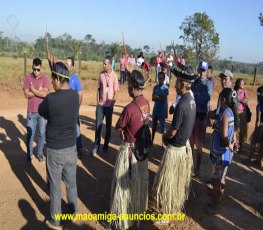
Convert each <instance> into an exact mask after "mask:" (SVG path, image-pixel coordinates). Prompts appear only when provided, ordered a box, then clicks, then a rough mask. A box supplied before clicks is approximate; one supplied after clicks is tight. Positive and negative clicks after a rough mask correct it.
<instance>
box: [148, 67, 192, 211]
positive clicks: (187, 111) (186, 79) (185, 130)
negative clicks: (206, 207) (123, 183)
mask: <svg viewBox="0 0 263 230" xmlns="http://www.w3.org/2000/svg"><path fill="white" fill-rule="evenodd" d="M172 73H174V74H175V75H176V77H177V79H176V85H175V88H176V92H177V94H178V95H180V96H181V99H180V101H179V103H178V104H177V106H176V107H175V111H174V114H173V120H172V124H171V127H170V129H169V130H168V131H167V132H166V133H165V134H163V142H164V144H165V145H167V148H166V149H165V151H164V154H163V158H162V163H161V166H160V168H159V170H158V172H157V174H156V177H155V180H154V185H153V196H154V199H155V202H156V205H157V208H160V209H161V211H162V212H163V213H176V212H180V211H181V209H182V207H183V204H184V201H185V200H186V199H187V197H188V192H189V186H190V181H191V171H192V166H193V158H192V149H191V146H190V144H189V141H188V139H189V137H190V135H191V133H192V130H193V126H194V121H195V113H196V104H195V101H194V99H193V97H192V96H191V95H190V89H191V84H192V83H193V81H194V79H195V77H196V75H194V74H191V73H190V72H188V71H182V70H180V69H179V68H177V67H173V68H172Z"/></svg>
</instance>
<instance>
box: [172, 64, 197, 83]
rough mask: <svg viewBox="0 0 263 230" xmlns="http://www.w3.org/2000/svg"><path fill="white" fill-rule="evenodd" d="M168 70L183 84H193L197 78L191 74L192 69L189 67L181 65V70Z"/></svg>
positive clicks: (174, 68)
mask: <svg viewBox="0 0 263 230" xmlns="http://www.w3.org/2000/svg"><path fill="white" fill-rule="evenodd" d="M170 70H171V72H172V73H173V74H174V75H175V76H176V77H177V78H179V79H181V80H182V81H185V82H189V83H193V82H194V80H195V79H196V78H197V77H198V75H197V74H195V73H193V69H192V67H190V66H184V65H182V66H181V68H179V67H177V66H174V67H172V68H171V69H170Z"/></svg>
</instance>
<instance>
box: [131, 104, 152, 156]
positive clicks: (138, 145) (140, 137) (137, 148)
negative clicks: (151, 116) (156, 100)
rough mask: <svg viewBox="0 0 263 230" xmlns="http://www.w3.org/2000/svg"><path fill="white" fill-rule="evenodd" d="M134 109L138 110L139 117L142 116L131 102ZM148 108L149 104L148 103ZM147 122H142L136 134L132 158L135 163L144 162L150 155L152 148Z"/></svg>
mask: <svg viewBox="0 0 263 230" xmlns="http://www.w3.org/2000/svg"><path fill="white" fill-rule="evenodd" d="M133 103H134V104H135V105H136V107H137V108H138V109H139V110H140V113H141V115H143V113H142V111H141V109H140V108H139V106H138V105H137V104H136V103H135V102H133ZM148 107H149V108H150V106H149V103H148ZM148 123H149V122H148V121H146V120H145V119H144V120H143V125H142V127H141V128H140V129H139V131H138V132H137V134H136V142H135V144H134V156H135V158H136V159H137V161H144V160H145V159H146V158H147V157H148V156H149V153H150V150H151V147H152V135H151V130H150V127H149V124H148Z"/></svg>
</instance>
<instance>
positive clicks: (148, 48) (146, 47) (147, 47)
mask: <svg viewBox="0 0 263 230" xmlns="http://www.w3.org/2000/svg"><path fill="white" fill-rule="evenodd" d="M143 49H144V50H145V52H146V53H147V54H148V53H149V50H150V47H149V46H148V45H145V46H144V47H143Z"/></svg>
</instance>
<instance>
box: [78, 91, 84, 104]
mask: <svg viewBox="0 0 263 230" xmlns="http://www.w3.org/2000/svg"><path fill="white" fill-rule="evenodd" d="M78 94H79V105H81V103H82V97H83V93H82V91H80V92H78Z"/></svg>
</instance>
